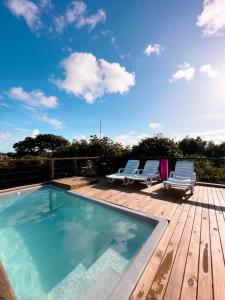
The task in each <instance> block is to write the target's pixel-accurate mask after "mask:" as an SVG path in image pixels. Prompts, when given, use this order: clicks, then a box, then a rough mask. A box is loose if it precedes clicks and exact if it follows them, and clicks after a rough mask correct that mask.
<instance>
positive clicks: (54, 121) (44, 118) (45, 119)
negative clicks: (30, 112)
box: [37, 114, 62, 129]
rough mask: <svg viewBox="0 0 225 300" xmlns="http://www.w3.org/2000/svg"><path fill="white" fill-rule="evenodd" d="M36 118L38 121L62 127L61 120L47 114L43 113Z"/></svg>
mask: <svg viewBox="0 0 225 300" xmlns="http://www.w3.org/2000/svg"><path fill="white" fill-rule="evenodd" d="M37 119H38V120H39V121H42V122H45V123H48V124H50V125H52V126H53V127H54V128H57V129H59V128H62V122H61V121H60V120H57V119H54V118H50V117H49V116H48V115H46V114H43V115H40V116H38V117H37Z"/></svg>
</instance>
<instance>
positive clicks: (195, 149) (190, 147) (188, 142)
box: [179, 136, 207, 155]
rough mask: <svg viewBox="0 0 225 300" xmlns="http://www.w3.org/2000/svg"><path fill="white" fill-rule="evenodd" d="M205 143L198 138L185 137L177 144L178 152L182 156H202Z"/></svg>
mask: <svg viewBox="0 0 225 300" xmlns="http://www.w3.org/2000/svg"><path fill="white" fill-rule="evenodd" d="M206 145H207V142H206V141H203V140H202V139H201V138H200V137H199V136H198V137H197V138H191V137H189V136H187V137H185V138H184V139H182V140H181V141H180V142H179V147H180V150H181V151H182V153H183V154H184V155H194V154H197V155H204V154H205V151H206Z"/></svg>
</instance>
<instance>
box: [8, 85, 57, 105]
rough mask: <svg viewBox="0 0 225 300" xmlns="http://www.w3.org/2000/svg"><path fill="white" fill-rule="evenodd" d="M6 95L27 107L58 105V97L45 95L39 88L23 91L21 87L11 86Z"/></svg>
mask: <svg viewBox="0 0 225 300" xmlns="http://www.w3.org/2000/svg"><path fill="white" fill-rule="evenodd" d="M7 95H8V97H9V98H10V99H14V100H19V101H21V102H23V103H24V104H25V105H26V106H27V107H31V108H33V107H45V108H55V107H56V106H57V105H58V99H57V97H55V96H49V97H47V96H45V94H44V93H43V92H42V91H41V90H33V91H31V92H27V91H25V90H24V89H23V88H22V87H20V86H18V87H12V88H11V89H10V90H9V91H8V92H7Z"/></svg>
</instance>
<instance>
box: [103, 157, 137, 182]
mask: <svg viewBox="0 0 225 300" xmlns="http://www.w3.org/2000/svg"><path fill="white" fill-rule="evenodd" d="M139 164H140V161H139V160H128V162H127V164H126V166H125V168H121V169H119V170H118V172H117V173H114V174H111V175H106V178H108V180H109V182H113V181H115V180H123V182H124V183H125V181H124V179H125V177H126V176H129V175H133V174H135V173H136V172H137V170H138V166H139Z"/></svg>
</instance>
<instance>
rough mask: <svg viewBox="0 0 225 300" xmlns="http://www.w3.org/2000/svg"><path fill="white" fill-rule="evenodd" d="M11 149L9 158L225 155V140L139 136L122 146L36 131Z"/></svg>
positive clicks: (91, 139) (104, 138) (219, 156)
mask: <svg viewBox="0 0 225 300" xmlns="http://www.w3.org/2000/svg"><path fill="white" fill-rule="evenodd" d="M13 149H14V152H10V153H8V156H9V157H13V158H21V157H34V156H36V157H37V156H47V157H74V156H81V157H82V156H83V157H84V156H101V157H110V156H111V157H112V156H114V157H115V156H119V157H122V156H133V157H181V156H204V157H208V158H210V157H215V158H225V142H223V143H221V144H220V145H217V144H215V143H214V142H212V141H209V142H208V141H204V140H203V139H202V138H200V137H197V138H192V137H189V136H187V137H185V138H183V139H182V140H181V141H179V142H176V141H175V140H173V139H170V138H168V137H164V136H162V135H156V136H154V137H147V138H144V139H142V140H141V141H140V142H139V143H138V144H137V145H133V146H126V147H125V146H123V145H122V144H121V143H117V142H114V141H113V140H112V139H110V138H108V137H103V138H101V139H100V138H98V137H97V136H96V135H92V136H90V138H89V140H86V139H81V140H73V141H72V142H69V141H68V140H67V139H65V138H64V137H62V136H58V135H53V134H39V135H37V136H36V137H34V138H33V137H26V138H25V139H24V140H22V141H18V142H17V143H15V144H14V145H13Z"/></svg>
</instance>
